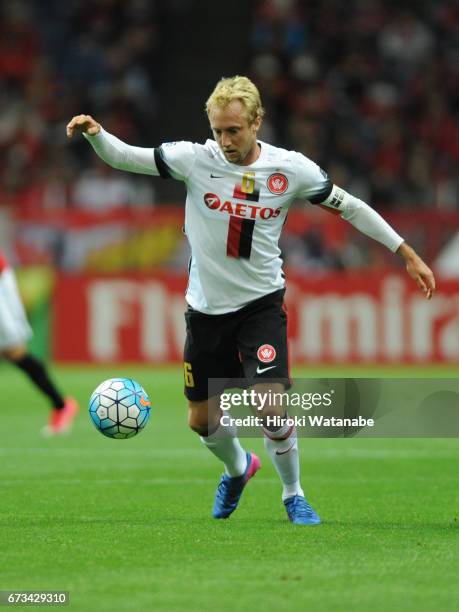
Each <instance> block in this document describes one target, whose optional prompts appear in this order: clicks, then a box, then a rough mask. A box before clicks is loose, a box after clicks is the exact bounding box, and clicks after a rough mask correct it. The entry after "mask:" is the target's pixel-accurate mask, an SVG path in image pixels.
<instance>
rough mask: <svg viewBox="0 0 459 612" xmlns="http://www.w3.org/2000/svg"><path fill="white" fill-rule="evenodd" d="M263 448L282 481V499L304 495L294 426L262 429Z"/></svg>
mask: <svg viewBox="0 0 459 612" xmlns="http://www.w3.org/2000/svg"><path fill="white" fill-rule="evenodd" d="M264 433H265V448H266V450H267V451H268V454H269V456H270V458H271V461H272V462H273V464H274V467H275V468H276V471H277V473H278V474H279V476H280V479H281V481H282V486H283V490H282V499H283V500H284V499H287V497H292V495H302V496H304V493H303V489H302V488H301V485H300V461H299V457H298V440H297V437H296V429H295V428H294V427H289V426H284V427H281V428H280V429H278V430H277V431H275V432H272V431H267V430H266V429H265V430H264Z"/></svg>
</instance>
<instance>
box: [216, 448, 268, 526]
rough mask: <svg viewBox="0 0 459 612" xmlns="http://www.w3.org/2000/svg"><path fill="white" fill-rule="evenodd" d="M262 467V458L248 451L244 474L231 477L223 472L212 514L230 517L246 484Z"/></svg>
mask: <svg viewBox="0 0 459 612" xmlns="http://www.w3.org/2000/svg"><path fill="white" fill-rule="evenodd" d="M260 468H261V463H260V459H259V458H258V457H257V456H256V455H255V453H247V467H246V469H245V472H244V473H243V474H242V476H235V477H234V478H231V477H230V476H228V475H227V474H223V476H222V477H221V479H220V482H219V483H218V487H217V491H216V493H215V501H214V508H213V511H212V516H213V517H214V518H216V519H225V518H228V517H229V515H230V514H231V513H232V512H234V511H235V510H236V508H237V505H238V503H239V500H240V498H241V495H242V491H243V490H244V487H245V485H246V484H247V482H248V481H249V480H250V479H251V478H252V476H254V475H255V474H256V473H257V472H258V470H259V469H260Z"/></svg>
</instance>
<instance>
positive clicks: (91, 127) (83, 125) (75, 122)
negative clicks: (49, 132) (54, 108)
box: [66, 115, 101, 138]
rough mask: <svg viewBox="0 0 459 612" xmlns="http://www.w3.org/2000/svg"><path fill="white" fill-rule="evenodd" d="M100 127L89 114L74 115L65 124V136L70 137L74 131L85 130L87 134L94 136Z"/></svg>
mask: <svg viewBox="0 0 459 612" xmlns="http://www.w3.org/2000/svg"><path fill="white" fill-rule="evenodd" d="M100 128H101V126H100V123H97V121H96V120H95V119H93V118H92V117H91V115H76V116H75V117H73V118H72V119H71V120H70V121H69V123H68V124H67V128H66V131H67V138H72V136H73V134H74V132H85V133H86V134H89V136H96V135H97V134H98V133H99V132H100Z"/></svg>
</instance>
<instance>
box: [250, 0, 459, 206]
mask: <svg viewBox="0 0 459 612" xmlns="http://www.w3.org/2000/svg"><path fill="white" fill-rule="evenodd" d="M458 24H459V2H458V0H442V2H436V1H435V0H426V1H424V2H418V1H417V0H415V1H410V0H407V1H404V2H394V1H387V0H347V1H346V2H342V1H341V0H327V2H318V1H311V0H259V1H258V2H257V3H256V11H255V19H254V25H253V32H252V50H253V58H252V61H251V66H250V67H251V75H252V77H253V78H254V79H255V80H256V82H257V84H258V85H259V87H260V89H261V92H262V95H263V99H264V104H265V107H266V110H267V120H266V122H265V131H264V136H265V138H266V139H269V140H272V141H274V142H277V143H282V144H283V145H284V146H286V147H288V148H293V149H296V150H300V151H302V152H303V153H305V154H306V155H308V156H309V157H311V158H312V159H314V160H316V161H317V162H318V163H320V165H321V166H322V167H323V168H324V169H326V170H327V171H328V173H329V174H330V175H331V177H332V179H333V180H334V182H336V183H338V184H340V185H342V186H346V187H347V189H348V190H349V191H351V192H352V193H354V194H355V195H358V196H360V197H361V198H363V199H365V200H366V201H368V202H370V203H372V204H373V205H375V206H376V207H377V208H379V209H381V208H397V209H399V208H401V207H402V208H409V207H412V208H416V209H418V208H419V207H424V208H426V207H428V208H433V207H437V208H442V209H456V210H457V209H458V203H459V174H458V172H457V166H458V162H459V120H458V118H459V27H458Z"/></svg>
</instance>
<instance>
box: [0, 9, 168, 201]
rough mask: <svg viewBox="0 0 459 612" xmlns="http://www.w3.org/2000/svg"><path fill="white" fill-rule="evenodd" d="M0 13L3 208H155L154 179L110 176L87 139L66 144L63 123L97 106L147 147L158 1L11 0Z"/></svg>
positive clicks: (108, 121) (106, 119) (111, 123)
mask: <svg viewBox="0 0 459 612" xmlns="http://www.w3.org/2000/svg"><path fill="white" fill-rule="evenodd" d="M0 7H1V8H0V10H1V14H0V19H1V24H0V153H1V166H0V173H1V191H2V193H1V200H2V204H8V203H12V202H15V204H16V205H17V206H19V207H20V208H21V209H23V210H28V209H30V210H40V209H45V210H46V209H55V208H68V207H70V206H77V207H82V208H92V209H94V208H95V209H102V208H104V207H106V206H116V205H121V204H123V203H126V204H129V203H131V202H132V203H134V202H135V203H137V204H142V203H149V202H151V201H152V200H153V199H154V192H153V185H152V181H150V180H147V179H138V180H135V181H133V180H131V179H130V177H129V176H128V175H121V173H120V174H114V173H113V172H110V171H109V169H108V168H106V167H104V165H103V164H102V163H99V162H97V161H96V159H95V156H94V155H92V154H91V151H90V148H89V147H88V146H87V144H86V143H84V142H82V141H81V139H76V140H77V141H76V142H75V143H72V145H71V146H69V144H68V142H67V141H66V137H65V125H66V123H67V122H68V121H69V119H70V118H71V117H72V116H73V115H74V114H77V113H81V112H89V111H88V110H86V109H91V112H92V113H94V114H95V115H96V116H97V117H98V118H99V119H100V120H101V121H103V123H104V125H105V126H106V127H107V128H108V129H109V130H111V131H113V132H115V133H116V134H118V135H119V136H120V137H121V138H123V139H126V140H127V141H130V142H135V143H137V144H139V145H145V146H146V145H147V144H150V143H151V130H150V129H149V126H150V124H151V122H152V119H153V118H155V117H156V114H157V111H158V101H157V87H156V84H155V81H154V72H153V71H152V69H151V68H152V66H154V65H155V64H156V63H157V62H158V57H157V45H158V31H157V27H156V19H155V13H154V7H155V4H154V2H151V1H150V0H131V1H130V2H124V1H123V0H66V1H65V2H61V1H60V0H46V2H39V1H32V2H30V1H25V0H8V1H5V2H3V3H1V5H0ZM75 177H77V178H75Z"/></svg>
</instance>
